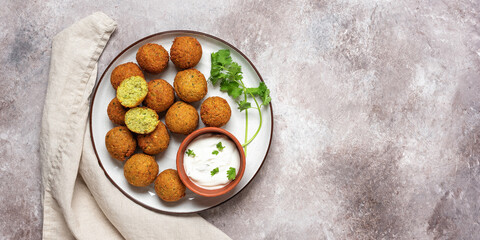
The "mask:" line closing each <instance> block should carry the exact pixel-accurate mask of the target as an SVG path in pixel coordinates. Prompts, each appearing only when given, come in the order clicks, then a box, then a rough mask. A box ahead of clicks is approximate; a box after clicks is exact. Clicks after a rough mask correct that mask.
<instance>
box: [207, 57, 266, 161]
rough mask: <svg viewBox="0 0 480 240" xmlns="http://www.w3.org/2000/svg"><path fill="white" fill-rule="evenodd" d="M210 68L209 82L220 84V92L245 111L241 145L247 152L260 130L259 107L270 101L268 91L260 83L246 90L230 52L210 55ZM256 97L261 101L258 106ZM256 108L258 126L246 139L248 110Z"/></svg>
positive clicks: (260, 114)
mask: <svg viewBox="0 0 480 240" xmlns="http://www.w3.org/2000/svg"><path fill="white" fill-rule="evenodd" d="M211 62H212V68H211V69H210V77H209V80H210V82H212V84H213V85H214V86H215V85H216V84H217V83H220V90H221V91H223V92H227V93H228V95H230V96H231V97H232V98H233V99H234V100H235V102H236V103H237V105H238V109H239V110H240V111H244V110H245V117H246V118H245V119H246V120H245V143H244V144H243V145H242V146H243V147H244V149H245V152H246V150H247V145H248V144H249V143H250V142H252V141H253V139H255V137H256V136H257V135H258V133H259V132H260V129H261V128H262V111H261V109H260V107H261V106H266V105H268V104H269V103H270V101H271V100H272V99H271V97H270V90H269V89H268V88H267V86H266V85H265V83H263V82H260V84H259V85H258V87H256V88H247V87H246V86H245V84H244V83H243V81H242V79H243V75H242V67H241V66H240V65H239V64H238V63H236V62H234V61H233V60H232V57H231V56H230V50H228V49H222V50H219V51H217V52H214V53H212V55H211ZM256 97H259V98H260V100H261V101H262V102H261V104H258V101H257V99H256ZM249 98H252V99H253V101H254V102H255V105H256V107H252V104H251V103H250V102H249ZM249 108H256V109H257V110H258V113H259V118H260V124H259V126H258V129H257V131H256V132H255V134H254V135H253V137H252V138H250V139H248V136H247V135H248V109H249Z"/></svg>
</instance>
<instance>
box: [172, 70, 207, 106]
mask: <svg viewBox="0 0 480 240" xmlns="http://www.w3.org/2000/svg"><path fill="white" fill-rule="evenodd" d="M173 86H174V88H175V92H176V93H177V96H178V97H179V98H180V99H182V100H183V101H185V102H196V101H200V100H202V98H203V97H205V95H207V92H208V88H207V80H206V79H205V76H204V75H203V74H202V73H201V72H200V71H198V70H197V69H195V68H192V69H187V70H183V71H180V72H178V73H177V75H176V76H175V80H174V81H173Z"/></svg>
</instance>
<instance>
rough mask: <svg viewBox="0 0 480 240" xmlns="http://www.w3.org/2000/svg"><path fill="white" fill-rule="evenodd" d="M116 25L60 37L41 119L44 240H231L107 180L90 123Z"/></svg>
mask: <svg viewBox="0 0 480 240" xmlns="http://www.w3.org/2000/svg"><path fill="white" fill-rule="evenodd" d="M115 28H116V23H115V21H113V20H112V19H110V18H109V17H108V16H106V15H105V14H103V13H101V12H97V13H94V14H92V15H90V16H88V17H86V18H84V19H82V20H80V21H78V22H77V23H75V24H73V25H72V26H70V27H68V28H67V29H65V30H63V31H62V32H60V33H59V34H58V35H57V36H55V38H54V40H53V43H52V56H51V62H50V73H49V80H48V88H47V96H46V100H45V106H44V111H43V118H42V132H41V136H40V154H41V159H42V182H43V186H44V193H43V206H44V221H43V238H44V239H123V238H126V239H158V238H167V239H229V238H228V236H226V235H225V234H224V233H223V232H221V231H220V230H218V229H217V228H216V227H214V226H213V225H211V224H210V223H208V222H207V221H205V220H204V219H203V218H201V217H200V216H198V215H197V214H190V215H179V216H174V215H166V214H161V213H156V212H153V211H150V210H148V209H146V208H143V207H141V206H139V205H137V204H136V203H134V202H133V201H131V200H130V199H128V198H126V197H125V196H124V195H123V194H122V193H121V192H120V191H119V190H118V189H116V188H115V187H114V186H113V184H111V183H110V182H109V180H108V179H107V178H106V177H105V174H104V173H103V171H102V169H101V168H100V167H99V165H98V162H97V158H96V155H95V153H94V150H93V146H92V142H91V140H90V132H89V126H88V125H87V118H88V114H89V107H90V104H89V102H90V99H89V98H90V95H91V92H92V89H93V87H94V85H95V81H96V77H97V62H98V59H99V57H100V55H101V54H102V52H103V49H104V48H105V46H106V43H107V42H108V40H109V38H110V36H111V34H112V33H113V32H114V31H115Z"/></svg>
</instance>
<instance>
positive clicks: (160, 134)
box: [137, 122, 170, 155]
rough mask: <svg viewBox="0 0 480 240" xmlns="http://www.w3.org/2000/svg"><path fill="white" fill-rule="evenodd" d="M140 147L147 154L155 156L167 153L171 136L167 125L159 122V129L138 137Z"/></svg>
mask: <svg viewBox="0 0 480 240" xmlns="http://www.w3.org/2000/svg"><path fill="white" fill-rule="evenodd" d="M137 142H138V146H139V147H140V148H141V149H142V151H143V152H144V153H146V154H150V155H155V154H159V153H161V152H163V151H165V150H166V149H167V148H168V144H169V143H170V135H169V134H168V131H167V128H166V127H165V124H163V123H162V122H159V123H158V125H157V128H155V130H154V131H153V132H151V133H149V134H139V135H137Z"/></svg>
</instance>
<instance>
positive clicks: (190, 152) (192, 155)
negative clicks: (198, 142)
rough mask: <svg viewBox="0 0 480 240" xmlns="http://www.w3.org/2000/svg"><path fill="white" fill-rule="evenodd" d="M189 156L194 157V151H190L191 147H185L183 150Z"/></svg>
mask: <svg viewBox="0 0 480 240" xmlns="http://www.w3.org/2000/svg"><path fill="white" fill-rule="evenodd" d="M185 153H186V154H187V155H188V156H189V157H195V153H194V152H193V151H192V149H187V151H186V152H185Z"/></svg>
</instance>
